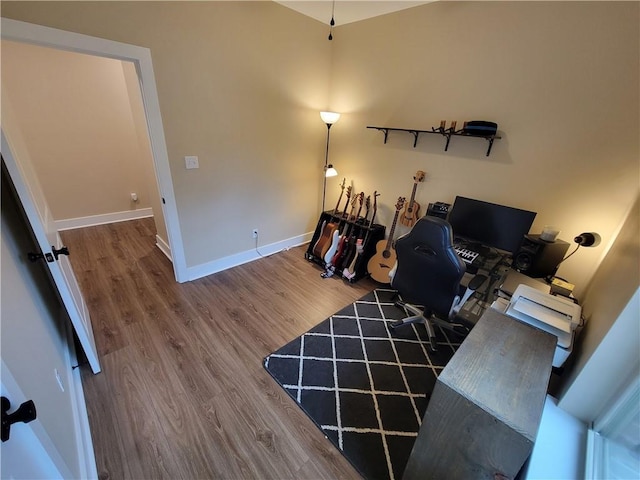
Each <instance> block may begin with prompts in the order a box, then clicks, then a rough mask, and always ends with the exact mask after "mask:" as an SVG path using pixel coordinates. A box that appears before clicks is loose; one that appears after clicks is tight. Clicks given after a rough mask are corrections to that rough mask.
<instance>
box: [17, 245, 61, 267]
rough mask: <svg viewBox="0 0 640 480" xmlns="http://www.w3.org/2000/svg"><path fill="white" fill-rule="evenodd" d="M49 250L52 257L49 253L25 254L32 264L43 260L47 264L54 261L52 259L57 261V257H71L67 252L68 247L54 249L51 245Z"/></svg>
mask: <svg viewBox="0 0 640 480" xmlns="http://www.w3.org/2000/svg"><path fill="white" fill-rule="evenodd" d="M51 250H52V252H53V255H52V254H51V253H49V252H47V253H33V252H29V253H27V258H28V259H29V260H30V261H32V262H37V261H38V260H40V259H42V258H44V259H45V260H46V261H47V262H48V263H51V262H53V261H54V257H55V260H58V257H59V256H60V255H67V256H68V255H71V253H70V252H69V248H68V247H61V248H59V249H57V248H56V247H54V246H53V245H51Z"/></svg>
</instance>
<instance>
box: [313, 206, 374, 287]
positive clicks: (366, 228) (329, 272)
mask: <svg viewBox="0 0 640 480" xmlns="http://www.w3.org/2000/svg"><path fill="white" fill-rule="evenodd" d="M329 221H337V222H339V223H340V226H341V227H343V226H344V225H345V224H347V225H351V226H352V228H353V229H354V231H355V232H356V235H357V238H365V237H366V239H367V240H366V242H364V243H363V245H362V252H361V253H360V257H359V258H358V261H357V263H356V266H355V269H354V271H353V273H352V274H351V273H350V272H349V270H348V269H343V268H342V267H343V265H340V267H339V268H338V269H336V267H335V266H334V265H329V266H327V263H325V261H324V259H323V258H320V257H319V256H317V255H315V254H314V252H313V247H314V245H315V244H316V242H317V241H318V239H319V238H320V236H321V234H322V227H323V224H324V223H325V222H329ZM384 237H385V226H384V225H379V224H373V225H366V224H363V223H362V219H348V218H339V217H337V216H336V215H335V214H333V212H323V213H322V214H320V219H319V220H318V224H317V226H316V229H315V232H314V234H313V237H312V239H311V242H310V243H309V247H308V248H307V251H306V252H305V254H304V257H305V259H307V260H308V261H309V262H313V263H315V264H317V265H319V266H320V267H321V268H322V270H323V271H322V272H321V273H320V276H321V277H322V278H331V277H334V276H335V277H339V278H344V279H345V280H347V281H349V282H350V283H355V282H357V281H358V280H360V279H361V278H363V277H365V276H367V275H368V273H367V262H368V261H369V259H370V258H371V257H372V256H373V255H374V254H375V253H376V243H377V242H378V241H380V240H383V239H384ZM345 271H346V272H345Z"/></svg>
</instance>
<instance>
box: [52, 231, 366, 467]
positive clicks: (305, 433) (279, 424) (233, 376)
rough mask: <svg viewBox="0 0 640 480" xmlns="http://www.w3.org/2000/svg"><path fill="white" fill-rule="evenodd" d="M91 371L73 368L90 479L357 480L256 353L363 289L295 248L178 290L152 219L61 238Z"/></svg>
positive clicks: (312, 322) (278, 344)
mask: <svg viewBox="0 0 640 480" xmlns="http://www.w3.org/2000/svg"><path fill="white" fill-rule="evenodd" d="M63 239H64V241H65V243H66V245H68V246H69V249H70V250H71V252H72V255H71V256H70V259H71V261H72V265H73V268H74V271H75V273H76V276H77V277H78V281H79V282H80V285H81V289H82V291H83V293H84V295H85V299H86V301H87V304H88V306H89V311H90V314H91V317H92V323H93V329H94V334H95V337H96V343H97V346H98V351H99V355H100V361H101V363H102V369H103V371H102V372H101V373H100V374H98V375H92V374H91V371H90V369H89V367H88V366H83V367H82V378H83V386H84V391H85V397H86V401H87V408H88V410H89V421H90V425H91V433H92V437H93V442H94V449H95V453H96V461H97V465H98V473H99V477H100V478H101V479H126V478H129V479H158V478H168V479H204V478H207V479H208V478H228V479H240V478H242V479H244V478H255V479H286V478H292V479H293V478H295V479H323V478H360V476H359V475H358V473H357V472H356V471H355V470H354V469H353V467H351V465H350V464H349V462H348V461H347V460H345V459H344V457H343V456H342V455H341V454H340V453H339V452H338V451H337V450H336V449H335V447H334V446H333V445H332V444H331V443H330V442H329V440H327V439H326V438H324V436H323V435H322V433H321V432H320V431H319V429H318V428H317V427H316V426H315V425H314V424H313V423H312V422H311V420H309V418H308V417H307V416H306V415H305V414H304V413H303V412H302V411H301V410H300V409H299V408H298V407H297V406H296V404H295V403H294V402H293V400H291V399H290V398H289V397H288V396H287V394H286V393H285V392H284V391H283V390H282V389H281V388H280V387H279V386H278V385H277V384H276V382H275V381H274V380H273V379H272V378H271V377H270V376H269V374H268V373H267V372H266V371H265V370H264V368H263V366H262V360H263V358H264V357H265V356H266V355H268V354H269V353H271V352H273V351H274V350H276V349H278V348H279V347H281V346H282V345H284V344H285V343H287V342H289V341H290V340H292V339H293V338H295V337H297V336H298V335H301V334H302V333H304V332H305V331H307V330H308V329H310V328H311V327H313V326H314V325H316V324H318V323H319V322H321V321H322V320H324V319H325V318H326V317H328V316H329V315H331V314H332V313H334V312H336V311H337V310H339V309H340V308H342V307H344V306H345V305H348V304H350V303H352V302H353V301H354V300H356V299H358V298H360V297H361V296H363V295H364V294H365V293H367V292H369V291H371V290H372V289H373V288H375V285H374V283H373V282H372V281H370V280H368V279H365V280H361V281H360V282H358V283H356V284H355V285H349V284H347V283H345V282H343V281H342V280H339V279H336V278H331V279H322V278H321V277H320V270H319V269H318V267H317V266H315V265H313V264H310V263H308V262H307V261H306V260H305V259H304V255H303V254H304V248H302V247H300V248H294V249H291V250H290V251H286V252H282V253H278V254H275V255H272V256H270V257H267V258H263V259H260V260H257V261H255V262H252V263H249V264H246V265H242V266H240V267H236V268H233V269H230V270H227V271H224V272H220V273H217V274H215V275H210V276H208V277H206V278H203V279H200V280H196V281H193V282H189V283H184V284H178V283H176V282H175V280H174V277H173V270H172V266H171V264H170V262H169V260H168V259H167V258H166V257H165V256H164V255H163V254H162V253H161V252H160V250H159V249H158V248H157V247H155V227H154V224H153V220H152V219H143V220H135V221H129V222H122V223H116V224H111V225H104V226H98V227H90V228H86V229H80V230H72V231H67V232H63Z"/></svg>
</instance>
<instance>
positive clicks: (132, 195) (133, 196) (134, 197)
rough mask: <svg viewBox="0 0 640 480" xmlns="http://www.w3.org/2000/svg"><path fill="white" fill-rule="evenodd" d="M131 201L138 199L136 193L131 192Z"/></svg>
mask: <svg viewBox="0 0 640 480" xmlns="http://www.w3.org/2000/svg"><path fill="white" fill-rule="evenodd" d="M131 201H132V202H137V201H138V194H137V193H132V194H131Z"/></svg>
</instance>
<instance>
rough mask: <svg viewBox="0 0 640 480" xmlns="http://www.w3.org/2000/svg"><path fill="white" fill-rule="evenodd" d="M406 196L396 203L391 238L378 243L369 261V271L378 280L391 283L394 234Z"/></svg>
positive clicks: (393, 260) (394, 260) (394, 252)
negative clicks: (390, 273)
mask: <svg viewBox="0 0 640 480" xmlns="http://www.w3.org/2000/svg"><path fill="white" fill-rule="evenodd" d="M404 202H405V198H404V197H398V202H397V203H396V214H395V215H394V217H393V224H392V225H391V230H390V231H389V238H388V239H387V240H380V241H379V242H378V243H377V244H376V253H375V255H374V256H373V257H371V258H370V259H369V263H367V271H368V272H369V274H370V275H371V278H373V279H374V280H375V281H376V282H380V283H387V284H388V283H390V282H391V280H390V279H389V272H390V271H391V269H392V268H393V266H394V265H395V263H396V250H395V248H394V246H393V234H394V232H395V230H396V223H397V222H398V216H399V215H400V210H402V207H404Z"/></svg>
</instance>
